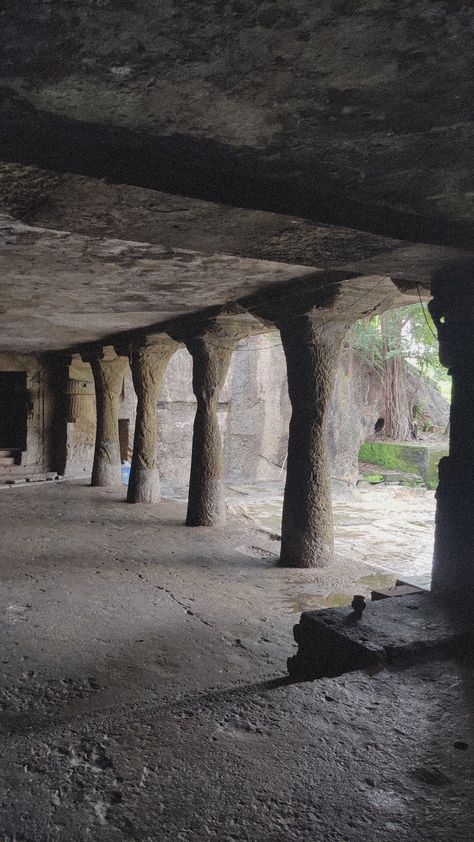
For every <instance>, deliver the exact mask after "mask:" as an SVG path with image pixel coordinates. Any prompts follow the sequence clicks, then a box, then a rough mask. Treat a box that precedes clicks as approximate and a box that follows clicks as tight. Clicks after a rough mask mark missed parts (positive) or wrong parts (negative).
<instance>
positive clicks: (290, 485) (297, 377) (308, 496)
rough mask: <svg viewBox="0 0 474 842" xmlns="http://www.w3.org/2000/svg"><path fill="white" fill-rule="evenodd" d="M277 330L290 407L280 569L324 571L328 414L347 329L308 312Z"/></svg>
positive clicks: (329, 530) (328, 536)
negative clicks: (312, 568) (286, 372)
mask: <svg viewBox="0 0 474 842" xmlns="http://www.w3.org/2000/svg"><path fill="white" fill-rule="evenodd" d="M318 322H319V323H318ZM279 328H280V332H281V338H282V343H283V349H284V352H285V356H286V365H287V371H288V392H289V396H290V401H291V407H292V415H291V420H290V430H289V438H288V463H287V474H286V485H285V496H284V501H283V518H282V531H281V539H282V540H281V554H280V561H279V564H280V566H281V567H324V566H325V565H327V564H330V562H331V561H333V558H334V533H333V519H332V504H331V461H330V454H329V449H328V436H327V426H328V414H329V407H330V401H331V397H332V394H333V389H334V383H335V379H336V372H337V367H338V363H339V356H340V349H341V343H342V340H343V338H344V335H345V333H346V330H347V325H346V324H345V323H342V322H338V321H329V322H327V323H326V324H324V323H323V324H321V316H317V315H313V314H311V313H309V314H304V315H301V316H295V317H294V318H290V319H289V320H288V321H284V322H280V323H279Z"/></svg>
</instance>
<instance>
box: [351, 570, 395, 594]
mask: <svg viewBox="0 0 474 842" xmlns="http://www.w3.org/2000/svg"><path fill="white" fill-rule="evenodd" d="M396 578H397V577H396V576H395V575H393V574H391V573H369V575H368V576H361V578H360V579H359V582H361V583H362V584H363V585H367V587H368V588H370V589H371V590H375V588H391V587H392V585H394V584H395V581H396Z"/></svg>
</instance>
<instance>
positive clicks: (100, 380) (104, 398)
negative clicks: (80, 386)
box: [83, 346, 128, 487]
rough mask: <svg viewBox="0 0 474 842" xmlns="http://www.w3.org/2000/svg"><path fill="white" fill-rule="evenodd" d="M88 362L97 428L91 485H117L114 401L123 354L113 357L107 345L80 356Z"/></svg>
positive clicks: (116, 410)
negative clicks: (92, 376)
mask: <svg viewBox="0 0 474 842" xmlns="http://www.w3.org/2000/svg"><path fill="white" fill-rule="evenodd" d="M83 359H84V360H85V362H90V364H91V368H92V373H93V375H94V383H95V399H96V412H97V429H96V436H95V451H94V464H93V466H92V479H91V485H98V486H104V487H107V486H112V487H113V486H118V485H120V464H121V463H120V444H119V437H118V401H119V396H120V392H121V389H122V385H123V377H124V373H125V368H126V365H127V362H128V360H127V357H121V356H117V354H116V352H115V350H114V348H112V347H111V346H107V347H106V348H103V349H101V350H100V351H98V352H96V353H87V354H86V355H83Z"/></svg>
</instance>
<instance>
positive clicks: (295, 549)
mask: <svg viewBox="0 0 474 842" xmlns="http://www.w3.org/2000/svg"><path fill="white" fill-rule="evenodd" d="M333 562H334V545H333V544H332V543H330V544H329V543H328V544H322V545H321V544H318V546H316V547H301V545H300V544H299V543H298V542H293V541H291V539H290V538H287V539H286V540H285V542H284V544H283V543H282V547H281V552H280V558H279V559H278V567H301V568H311V567H327V566H328V565H329V564H332V563H333Z"/></svg>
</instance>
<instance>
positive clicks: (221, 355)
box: [186, 333, 235, 526]
mask: <svg viewBox="0 0 474 842" xmlns="http://www.w3.org/2000/svg"><path fill="white" fill-rule="evenodd" d="M186 345H187V348H188V350H189V352H190V353H191V354H192V357H193V392H194V394H195V396H196V400H197V408H196V417H195V419H194V429H193V448H192V457H191V476H190V480H189V498H188V513H187V517H186V525H187V526H218V525H219V524H221V523H223V522H224V521H225V495H224V481H223V480H224V457H223V452H222V442H221V435H220V431H219V422H218V420H217V404H218V401H219V395H220V393H221V390H222V387H223V385H224V381H225V378H226V374H227V371H228V368H229V363H230V360H231V357H232V352H233V350H234V347H235V338H233V337H231V336H225V335H224V336H222V335H217V334H214V333H206V334H204V335H201V336H197V337H195V338H192V339H190V340H189V341H187V342H186Z"/></svg>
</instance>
